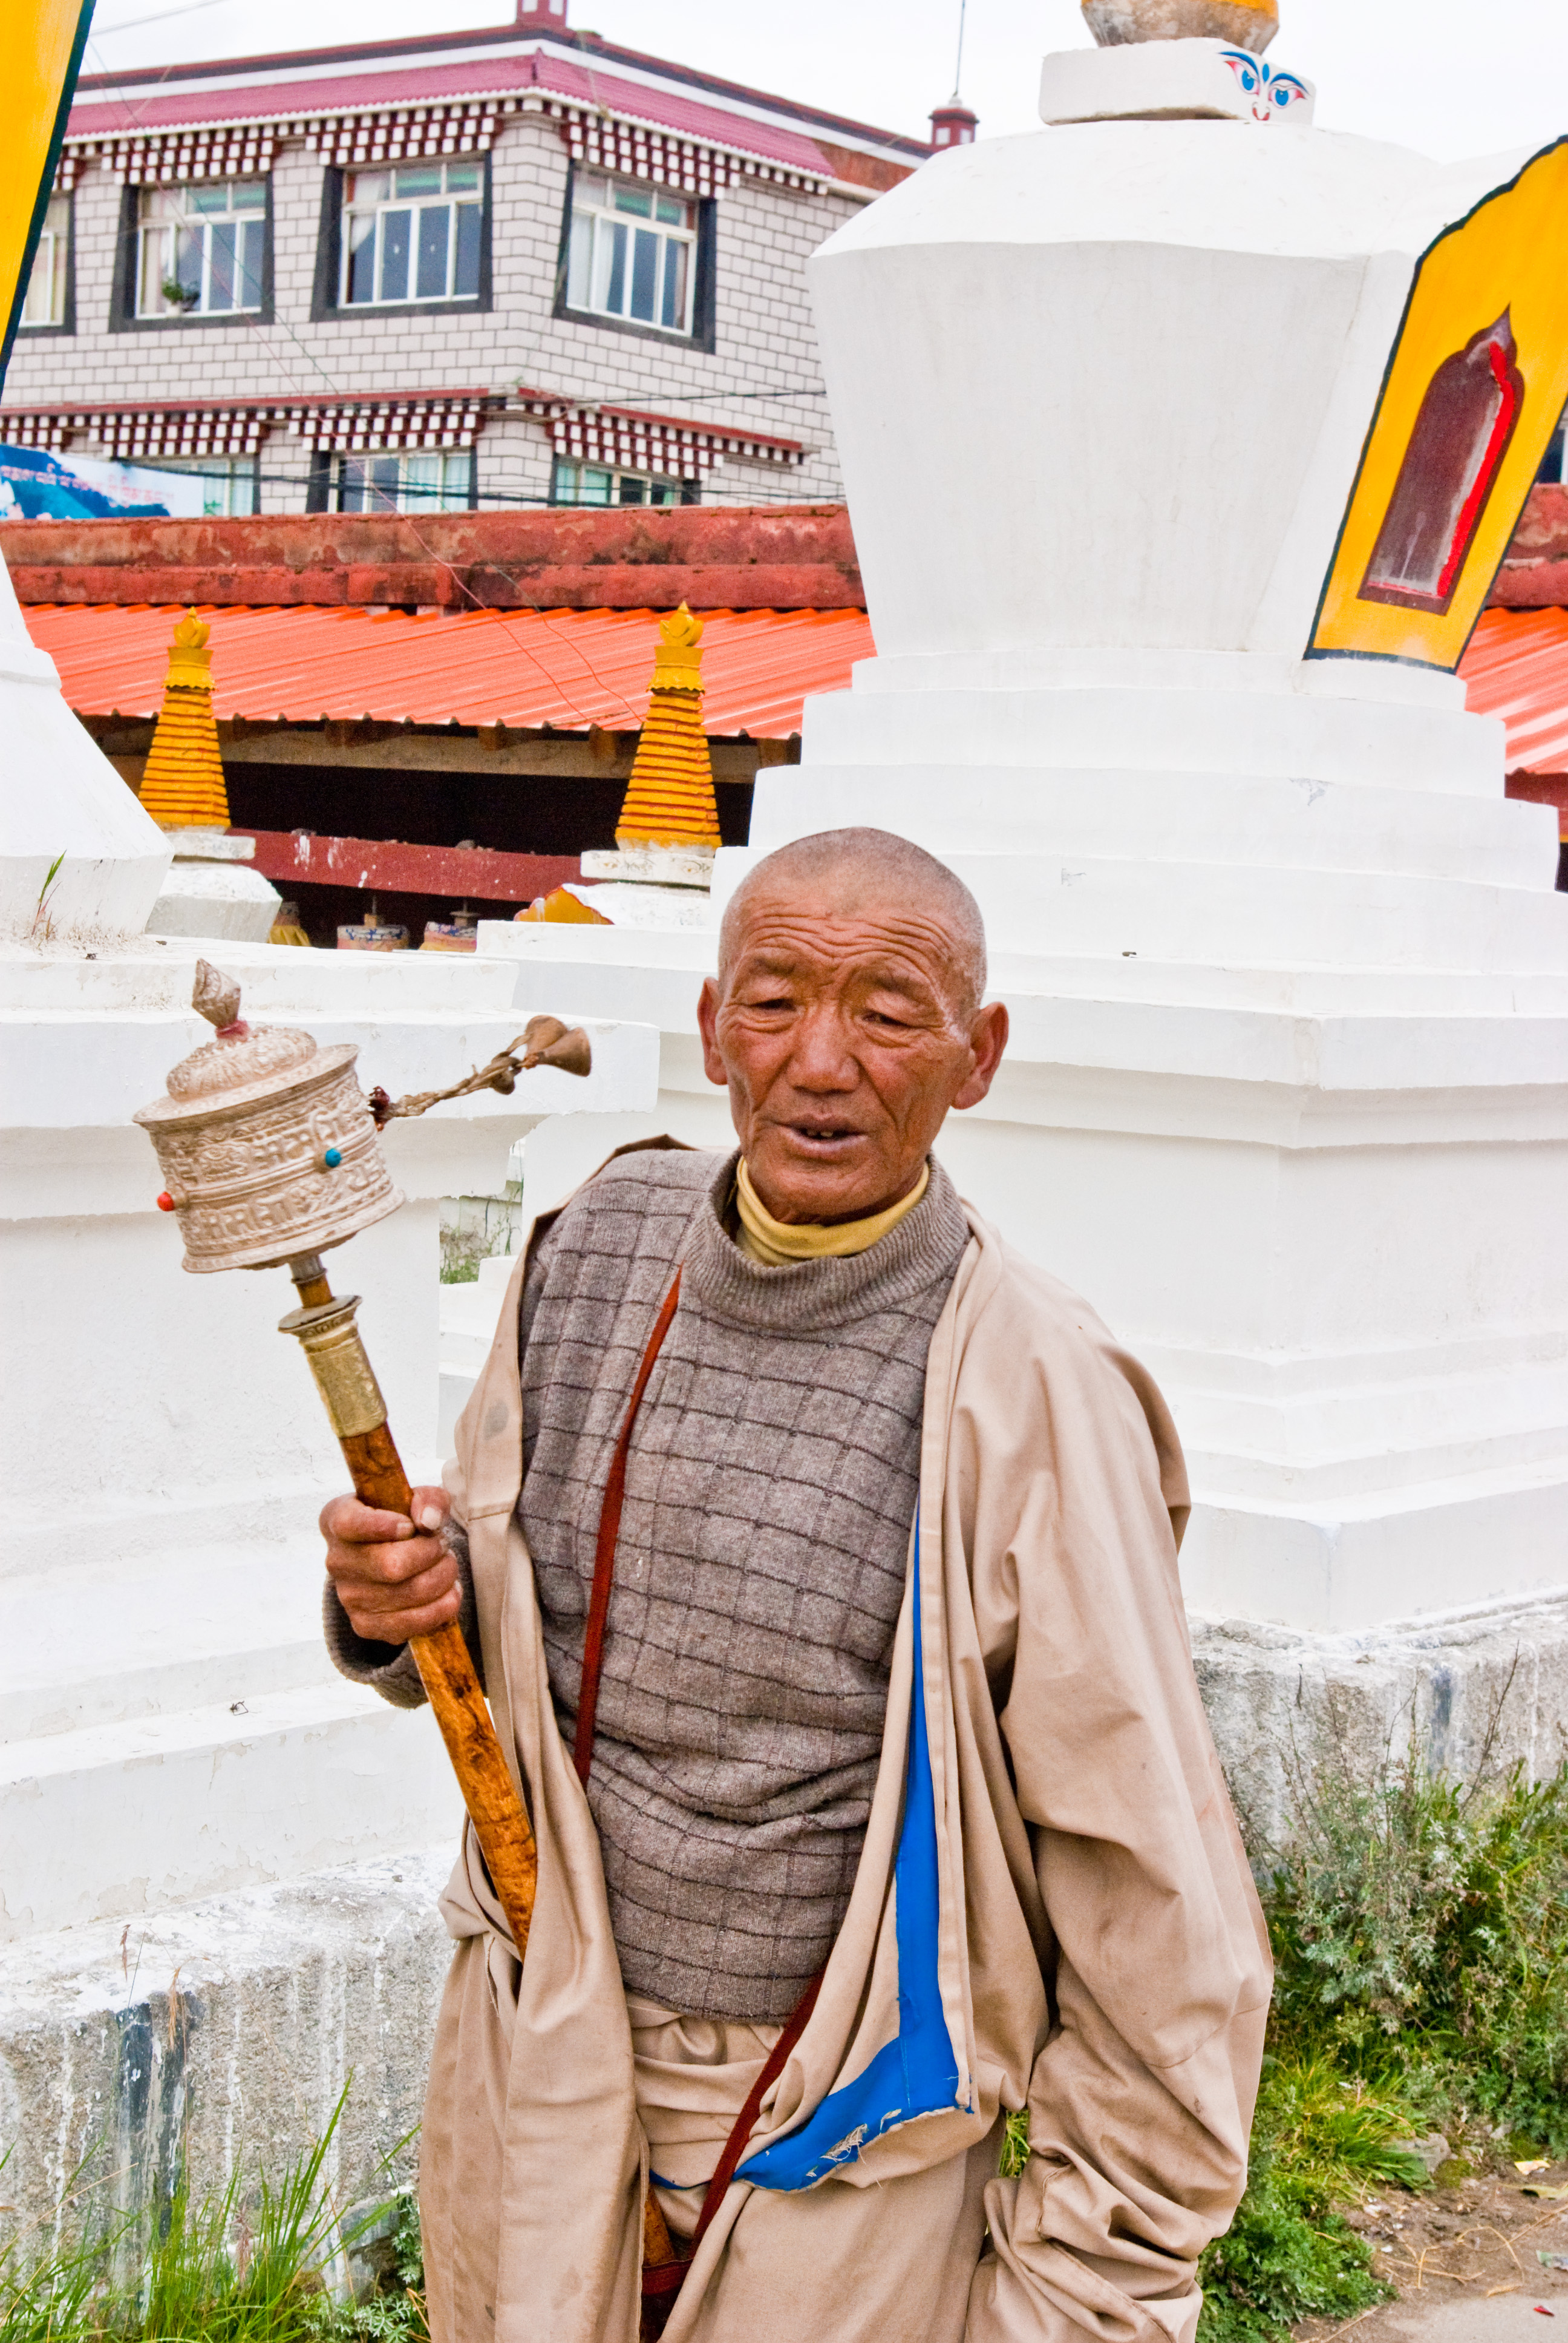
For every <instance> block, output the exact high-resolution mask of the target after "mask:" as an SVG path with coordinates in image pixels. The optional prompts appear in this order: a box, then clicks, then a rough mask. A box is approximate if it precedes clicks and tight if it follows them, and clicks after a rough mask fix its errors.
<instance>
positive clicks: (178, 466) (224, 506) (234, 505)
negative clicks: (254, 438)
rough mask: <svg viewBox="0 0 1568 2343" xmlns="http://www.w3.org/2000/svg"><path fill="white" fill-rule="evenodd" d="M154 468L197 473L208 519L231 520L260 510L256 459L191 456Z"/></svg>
mask: <svg viewBox="0 0 1568 2343" xmlns="http://www.w3.org/2000/svg"><path fill="white" fill-rule="evenodd" d="M154 469H155V470H156V471H160V472H186V473H194V474H195V475H196V478H198V479H199V480H200V482H201V488H202V507H201V508H202V514H203V517H204V518H207V519H212V518H228V517H229V516H230V515H231V514H235V513H254V512H256V510H257V509H258V506H257V499H256V458H255V457H254V456H191V457H186V458H176V460H175V461H173V462H171V463H162V462H160V463H158V464H157V465H156V466H155V467H154Z"/></svg>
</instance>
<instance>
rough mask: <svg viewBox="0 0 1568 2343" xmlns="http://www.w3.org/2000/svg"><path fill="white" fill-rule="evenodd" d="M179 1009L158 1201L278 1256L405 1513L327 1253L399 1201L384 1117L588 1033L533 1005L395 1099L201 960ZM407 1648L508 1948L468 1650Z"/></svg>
mask: <svg viewBox="0 0 1568 2343" xmlns="http://www.w3.org/2000/svg"><path fill="white" fill-rule="evenodd" d="M191 1005H192V1007H193V1008H194V1009H196V1010H197V1011H199V1012H200V1013H201V1015H202V1016H204V1017H205V1018H206V1020H207V1021H208V1023H209V1024H211V1025H212V1026H214V1027H215V1028H216V1032H215V1036H214V1039H213V1040H212V1041H209V1042H208V1043H207V1044H206V1047H205V1048H203V1049H200V1050H196V1051H194V1052H193V1053H192V1055H191V1056H190V1057H188V1058H185V1059H182V1061H181V1062H180V1063H179V1064H178V1065H177V1066H176V1068H175V1069H174V1071H173V1072H172V1073H171V1074H170V1075H169V1076H168V1078H167V1084H166V1088H167V1091H168V1095H167V1097H166V1098H161V1099H159V1100H157V1101H156V1102H155V1103H154V1104H153V1105H151V1106H146V1107H143V1108H142V1110H141V1111H140V1112H139V1113H138V1114H137V1115H136V1118H135V1119H136V1121H137V1122H139V1123H140V1124H141V1126H142V1128H143V1130H144V1131H146V1134H147V1136H148V1138H149V1139H150V1140H151V1141H152V1142H153V1145H154V1147H155V1148H156V1151H157V1157H158V1162H159V1164H160V1166H161V1168H162V1171H163V1175H164V1182H165V1185H164V1192H163V1193H162V1194H161V1195H160V1196H159V1198H158V1204H159V1207H160V1209H161V1210H163V1211H165V1212H172V1213H173V1214H174V1216H175V1218H176V1221H177V1222H178V1224H179V1230H180V1234H181V1235H182V1237H183V1238H184V1240H185V1248H186V1252H185V1266H186V1269H188V1270H194V1271H196V1272H198V1273H203V1272H207V1271H209V1270H218V1269H268V1268H274V1267H278V1266H281V1265H283V1264H284V1263H286V1264H287V1268H288V1272H289V1275H290V1276H291V1277H292V1278H293V1280H294V1282H295V1286H296V1288H297V1292H298V1294H299V1300H300V1305H301V1306H300V1307H299V1308H298V1309H297V1310H292V1311H290V1312H289V1313H288V1315H287V1316H286V1318H285V1319H284V1320H283V1321H282V1324H281V1327H280V1330H279V1331H280V1332H284V1333H288V1334H293V1335H295V1336H296V1337H297V1339H298V1341H299V1342H300V1344H301V1346H302V1347H303V1349H304V1351H305V1353H306V1357H307V1360H308V1362H309V1365H310V1370H311V1373H312V1374H313V1375H314V1377H315V1379H316V1383H317V1389H318V1390H319V1392H320V1393H321V1396H322V1399H323V1401H324V1402H325V1403H326V1407H327V1414H328V1416H329V1417H330V1419H331V1423H332V1428H333V1430H334V1431H335V1432H336V1433H337V1438H338V1442H339V1444H340V1445H341V1447H342V1450H343V1453H344V1455H345V1457H346V1458H347V1463H348V1467H349V1471H350V1473H351V1474H352V1476H353V1481H354V1487H355V1492H356V1493H357V1495H358V1496H359V1498H360V1499H361V1500H362V1502H363V1503H366V1504H367V1505H376V1506H381V1507H385V1508H386V1509H387V1511H388V1512H391V1513H403V1514H407V1513H408V1512H409V1508H410V1505H411V1503H412V1494H413V1493H412V1491H411V1490H410V1488H409V1485H408V1481H407V1475H406V1473H404V1470H403V1466H402V1463H401V1460H400V1459H399V1457H398V1454H397V1447H396V1445H395V1444H394V1442H393V1439H392V1435H391V1433H390V1432H389V1430H388V1429H387V1409H386V1405H385V1403H384V1402H383V1400H382V1397H381V1393H380V1389H379V1387H378V1385H377V1381H376V1376H375V1373H374V1371H373V1370H372V1368H371V1364H370V1361H369V1359H368V1357H367V1354H366V1350H365V1345H364V1343H363V1342H362V1341H361V1339H360V1335H359V1330H358V1327H357V1325H356V1323H355V1312H356V1311H357V1308H358V1306H359V1302H358V1296H357V1294H346V1295H343V1296H337V1295H335V1294H334V1293H333V1292H332V1289H331V1287H330V1285H329V1284H328V1283H327V1274H326V1272H325V1270H324V1269H323V1267H322V1264H321V1255H322V1254H323V1253H324V1252H327V1251H329V1250H330V1249H331V1247H333V1246H334V1245H340V1244H343V1243H346V1242H347V1240H348V1238H350V1237H351V1236H354V1235H356V1234H357V1232H358V1231H359V1230H361V1229H367V1228H369V1227H371V1226H372V1224H373V1223H374V1222H377V1221H380V1220H385V1219H386V1217H387V1214H388V1213H389V1212H396V1211H397V1207H398V1205H399V1204H400V1203H402V1202H403V1198H402V1195H401V1194H400V1193H399V1192H398V1190H397V1188H396V1187H395V1186H394V1185H393V1182H392V1179H391V1176H390V1174H389V1172H387V1165H386V1161H385V1160H384V1158H383V1156H382V1152H381V1142H380V1135H379V1133H380V1126H381V1125H382V1124H383V1123H385V1122H386V1121H389V1120H391V1119H392V1118H393V1117H395V1116H398V1115H412V1114H421V1113H423V1112H424V1111H425V1110H426V1109H427V1107H430V1106H434V1105H437V1104H438V1103H439V1102H440V1101H441V1100H443V1099H446V1098H453V1097H461V1096H464V1095H467V1094H471V1093H472V1092H474V1091H479V1090H498V1091H502V1092H508V1091H511V1090H512V1089H513V1088H514V1087H515V1085H516V1081H517V1076H518V1072H519V1071H523V1070H525V1069H527V1068H529V1067H532V1066H536V1065H550V1066H555V1067H557V1068H558V1069H559V1070H561V1071H564V1072H568V1073H575V1074H586V1073H587V1072H588V1071H589V1068H590V1066H591V1063H592V1051H591V1049H590V1047H589V1043H588V1036H587V1034H586V1033H584V1032H583V1031H581V1030H580V1028H574V1029H572V1030H571V1031H568V1029H567V1028H566V1027H565V1026H564V1025H562V1024H561V1023H560V1021H559V1020H558V1019H557V1018H553V1017H552V1018H535V1019H534V1020H533V1021H532V1022H531V1023H530V1025H529V1026H528V1031H527V1032H525V1033H523V1034H519V1036H518V1040H517V1041H515V1042H514V1043H513V1044H512V1045H511V1048H510V1049H509V1050H507V1051H502V1052H501V1053H500V1054H499V1055H498V1057H496V1058H494V1059H492V1060H491V1061H490V1063H489V1065H488V1066H486V1067H481V1068H477V1069H476V1070H475V1071H474V1072H473V1073H472V1074H471V1075H469V1076H468V1077H467V1080H465V1081H460V1082H457V1083H455V1084H453V1086H452V1088H451V1089H450V1090H447V1091H427V1092H423V1093H421V1094H420V1095H418V1096H417V1097H414V1098H407V1099H401V1100H398V1101H396V1102H394V1101H392V1100H390V1099H388V1098H387V1096H386V1093H385V1092H384V1091H376V1092H375V1093H374V1095H373V1098H372V1099H370V1100H367V1098H366V1097H365V1095H364V1093H363V1092H362V1091H361V1090H360V1088H359V1085H358V1082H357V1081H356V1079H355V1073H354V1064H355V1060H356V1058H357V1055H358V1051H357V1050H356V1049H354V1048H353V1047H352V1046H351V1045H349V1044H347V1043H341V1042H340V1043H337V1044H335V1045H333V1046H331V1047H329V1048H327V1049H321V1048H319V1047H318V1046H317V1043H316V1041H314V1040H313V1039H312V1037H311V1036H310V1035H309V1034H308V1033H300V1032H296V1031H292V1030H291V1029H290V1028H288V1027H286V1026H266V1025H256V1026H252V1025H248V1024H246V1022H245V1021H244V1020H243V1019H242V1018H241V1016H240V1013H239V987H238V985H237V984H236V983H235V982H234V981H233V980H232V979H231V978H228V977H226V976H224V975H222V974H221V973H220V972H219V970H216V969H215V968H213V967H212V966H211V965H210V964H209V963H208V962H207V961H206V960H198V961H197V963H196V990H195V991H194V993H193V995H192V998H191ZM410 1649H411V1650H412V1651H413V1653H414V1655H415V1658H416V1660H417V1664H418V1668H419V1674H420V1676H421V1678H422V1679H423V1682H424V1684H425V1689H426V1691H427V1694H429V1698H430V1705H431V1707H432V1708H433V1710H434V1711H435V1714H436V1719H437V1724H438V1725H440V1728H441V1732H442V1735H443V1736H444V1738H445V1740H446V1743H447V1751H448V1753H449V1755H450V1756H451V1759H452V1764H453V1766H454V1768H455V1770H456V1772H457V1779H458V1781H459V1782H460V1784H461V1785H462V1790H463V1796H464V1800H465V1802H466V1804H467V1809H468V1813H469V1815H470V1816H471V1817H472V1820H473V1824H474V1828H475V1831H476V1833H477V1836H478V1840H479V1845H480V1846H481V1848H482V1849H483V1851H484V1856H485V1860H486V1863H487V1865H488V1866H489V1871H490V1876H491V1878H492V1879H493V1880H494V1882H495V1885H496V1892H497V1894H498V1896H499V1897H500V1901H501V1905H502V1907H503V1909H504V1910H505V1912H506V1915H507V1918H508V1922H509V1923H510V1926H511V1930H512V1936H513V1938H514V1940H515V1942H516V1944H517V1947H518V1955H519V1956H521V1955H522V1953H523V1951H524V1949H525V1947H526V1946H527V1944H528V1925H529V1921H530V1919H531V1917H532V1914H533V1905H534V1888H535V1883H536V1878H537V1873H538V1863H537V1857H536V1853H535V1848H534V1839H533V1833H532V1831H531V1829H530V1828H529V1825H528V1816H527V1815H526V1813H525V1812H524V1810H523V1805H522V1802H521V1800H520V1798H519V1797H518V1790H517V1787H516V1785H515V1784H514V1783H513V1780H512V1777H511V1775H510V1773H509V1772H508V1767H507V1763H506V1759H505V1757H504V1756H503V1755H502V1752H501V1745H500V1743H499V1741H498V1739H497V1737H496V1731H495V1727H494V1725H492V1723H491V1721H490V1713H489V1710H488V1708H487V1706H486V1704H485V1696H484V1694H483V1693H482V1692H481V1690H480V1688H479V1683H478V1679H477V1675H476V1674H475V1671H474V1665H473V1663H472V1661H471V1659H470V1658H469V1655H468V1649H467V1644H465V1642H464V1640H463V1636H462V1634H461V1631H460V1630H459V1629H458V1628H457V1626H456V1625H451V1626H447V1627H441V1628H438V1629H437V1631H436V1632H435V1633H434V1634H429V1635H418V1636H416V1637H415V1638H414V1639H413V1641H412V1643H411V1645H410Z"/></svg>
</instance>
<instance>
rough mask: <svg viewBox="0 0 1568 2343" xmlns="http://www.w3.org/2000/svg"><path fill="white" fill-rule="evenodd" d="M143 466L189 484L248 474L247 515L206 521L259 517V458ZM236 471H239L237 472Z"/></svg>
mask: <svg viewBox="0 0 1568 2343" xmlns="http://www.w3.org/2000/svg"><path fill="white" fill-rule="evenodd" d="M239 314H240V315H241V316H242V317H255V315H256V312H255V310H254V309H245V310H242V311H241V312H240V313H239ZM143 462H144V468H145V469H146V470H147V471H150V472H167V473H168V474H169V475H170V476H171V477H173V478H181V479H187V480H188V479H189V478H191V477H192V476H193V474H195V475H200V474H202V473H204V472H205V473H206V475H207V477H208V478H220V477H221V478H226V479H229V480H245V479H246V475H247V471H248V483H247V484H248V486H249V489H250V503H249V506H248V508H246V511H245V512H244V513H230V514H206V515H204V516H203V518H206V519H232V520H241V519H254V518H255V517H256V514H257V513H258V512H259V511H260V510H261V458H260V457H259V455H256V456H188V457H182V456H173V457H165V456H158V457H150V458H144V459H143ZM220 463H222V464H226V465H228V466H229V470H228V471H227V472H226V473H225V474H222V475H219V474H217V473H216V472H215V471H214V469H213V468H214V467H215V466H216V465H217V464H220ZM236 467H237V468H236Z"/></svg>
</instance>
